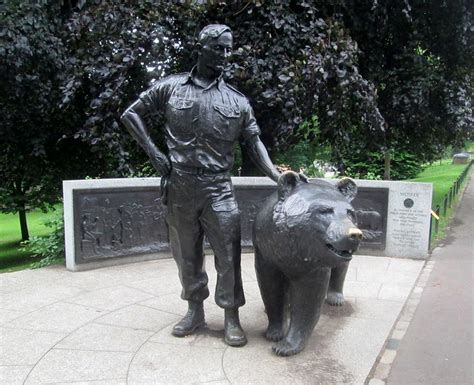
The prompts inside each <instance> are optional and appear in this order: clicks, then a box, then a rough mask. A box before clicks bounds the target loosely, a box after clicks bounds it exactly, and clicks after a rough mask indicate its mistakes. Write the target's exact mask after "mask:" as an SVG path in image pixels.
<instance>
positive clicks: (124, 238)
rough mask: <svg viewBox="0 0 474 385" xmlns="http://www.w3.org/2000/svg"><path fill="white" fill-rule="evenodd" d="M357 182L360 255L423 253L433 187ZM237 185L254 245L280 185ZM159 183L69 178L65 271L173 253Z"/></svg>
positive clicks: (248, 181)
mask: <svg viewBox="0 0 474 385" xmlns="http://www.w3.org/2000/svg"><path fill="white" fill-rule="evenodd" d="M329 181H331V180H329ZM356 182H357V185H358V186H359V191H358V194H357V197H356V198H355V200H354V201H353V202H352V203H353V206H354V208H355V210H356V215H357V218H358V225H359V227H360V228H361V230H362V232H363V234H364V238H363V241H362V243H361V246H360V248H359V251H358V254H368V255H383V256H399V257H408V258H424V257H426V254H427V251H428V241H429V234H428V233H429V220H430V209H431V185H430V184H423V183H405V182H387V181H365V180H358V181H356ZM233 183H234V187H235V190H236V191H235V193H236V198H237V201H238V203H239V209H240V211H241V223H242V246H243V247H244V248H251V247H252V237H251V234H252V224H253V221H254V218H255V214H256V212H257V211H258V209H259V207H260V204H261V202H262V201H263V200H264V199H265V198H266V197H267V196H268V195H270V194H271V193H272V192H273V191H275V189H276V184H275V183H274V182H273V181H271V180H270V179H268V178H263V177H238V178H233ZM159 186H160V179H159V178H134V179H96V180H80V181H64V183H63V190H64V218H65V233H66V265H67V268H68V269H70V270H84V269H90V268H95V267H101V266H108V265H113V264H118V263H128V262H133V261H143V260H147V259H157V258H168V257H170V256H171V254H170V250H169V240H168V231H167V227H166V221H165V216H166V207H165V206H164V205H163V204H162V203H161V197H160V187H159Z"/></svg>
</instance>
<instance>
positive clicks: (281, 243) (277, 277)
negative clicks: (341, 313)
mask: <svg viewBox="0 0 474 385" xmlns="http://www.w3.org/2000/svg"><path fill="white" fill-rule="evenodd" d="M356 193H357V187H356V185H355V183H354V182H353V181H352V180H351V179H348V178H345V179H342V180H341V181H340V182H339V183H338V184H337V185H336V186H334V185H332V184H330V183H328V182H326V181H323V180H316V181H313V182H311V183H308V182H307V180H306V179H305V178H303V177H302V176H300V175H298V174H296V173H294V172H291V171H290V172H286V173H284V174H282V176H281V177H280V179H279V182H278V191H277V193H275V194H274V195H272V196H271V197H269V198H268V199H267V200H266V201H265V202H264V204H263V207H262V209H261V210H260V211H259V213H258V214H257V217H256V219H255V223H254V228H253V240H254V247H255V268H256V273H257V280H258V285H259V288H260V292H261V295H262V299H263V302H264V305H265V310H266V314H267V317H268V328H267V330H266V333H265V336H266V338H267V339H269V340H270V341H274V342H276V344H275V345H273V351H274V352H275V353H276V354H277V355H279V356H290V355H293V354H296V353H299V352H300V351H301V350H303V348H304V346H305V344H306V342H307V340H308V338H309V337H310V335H311V333H312V331H313V329H314V327H315V326H316V324H317V322H318V320H319V317H320V314H321V307H322V305H323V302H324V300H325V298H326V296H327V302H328V303H329V304H331V305H336V306H339V305H342V304H343V302H344V297H343V294H342V291H343V285H344V279H345V276H346V272H347V269H348V266H349V261H350V260H351V258H352V253H353V252H354V251H355V250H356V249H357V247H358V245H359V242H360V240H361V238H362V232H361V231H360V230H359V229H358V228H357V227H356V225H355V223H356V219H355V214H354V209H353V208H352V206H351V205H350V201H352V199H353V198H354V197H355V195H356ZM287 309H288V312H287V311H286V310H287ZM286 313H288V318H289V324H288V322H287V317H286Z"/></svg>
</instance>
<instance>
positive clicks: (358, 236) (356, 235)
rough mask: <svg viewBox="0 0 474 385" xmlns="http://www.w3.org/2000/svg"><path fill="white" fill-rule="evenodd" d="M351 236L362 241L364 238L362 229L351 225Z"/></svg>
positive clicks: (352, 238)
mask: <svg viewBox="0 0 474 385" xmlns="http://www.w3.org/2000/svg"><path fill="white" fill-rule="evenodd" d="M348 235H349V238H350V239H351V240H354V241H361V240H362V231H360V230H359V229H358V228H357V227H351V228H350V229H349V232H348Z"/></svg>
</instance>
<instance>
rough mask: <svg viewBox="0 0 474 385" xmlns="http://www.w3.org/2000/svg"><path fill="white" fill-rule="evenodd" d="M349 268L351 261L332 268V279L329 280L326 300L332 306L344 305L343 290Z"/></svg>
mask: <svg viewBox="0 0 474 385" xmlns="http://www.w3.org/2000/svg"><path fill="white" fill-rule="evenodd" d="M348 268H349V262H344V263H343V264H342V265H340V266H338V267H334V268H333V269H331V279H330V280H329V288H328V294H327V297H326V302H327V303H328V304H329V305H331V306H342V305H344V295H343V294H342V290H343V288H344V281H345V279H346V274H347V270H348Z"/></svg>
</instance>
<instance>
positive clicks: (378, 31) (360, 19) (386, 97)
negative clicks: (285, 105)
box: [329, 0, 473, 169]
mask: <svg viewBox="0 0 474 385" xmlns="http://www.w3.org/2000/svg"><path fill="white" fill-rule="evenodd" d="M331 4H332V7H331V8H330V10H329V11H330V12H340V13H341V14H342V15H343V20H344V25H345V26H346V27H347V28H348V29H349V30H350V31H351V32H350V33H351V36H352V37H353V38H354V39H355V40H356V41H357V42H358V43H359V47H360V50H361V54H360V55H359V68H360V72H361V74H362V75H363V76H364V78H366V79H368V80H369V81H371V82H372V83H373V84H374V85H375V87H376V90H377V94H378V99H377V106H378V108H379V110H380V111H381V113H382V115H383V117H384V119H385V121H386V130H385V135H384V138H383V140H384V144H385V147H386V149H387V150H390V152H391V153H394V152H399V153H407V154H409V155H410V154H411V155H412V156H414V157H415V159H417V160H418V162H420V163H421V162H425V161H432V160H433V159H436V158H437V157H438V154H440V153H442V152H443V151H442V150H443V149H444V148H446V146H447V145H449V144H456V143H458V144H461V143H462V142H463V141H464V140H466V139H467V138H468V137H469V135H472V131H471V130H472V124H473V116H472V49H473V47H472V29H473V24H472V20H473V19H472V16H473V15H472V13H473V12H472V10H473V8H472V3H471V2H468V1H465V0H453V1H428V0H405V1H399V2H392V1H388V0H382V1H377V2H368V1H363V0H349V1H333V2H332V3H331ZM356 131H358V128H356ZM353 137H354V138H357V140H359V141H360V143H361V144H364V143H365V144H366V146H365V148H364V146H360V145H356V146H354V148H353V149H352V151H351V150H350V149H349V148H347V149H344V150H342V153H344V154H345V156H344V157H340V158H339V161H340V163H341V167H342V168H343V169H344V168H347V167H350V165H351V164H352V163H357V161H358V160H360V159H361V158H364V157H365V158H366V159H367V160H369V157H368V156H364V154H368V153H369V152H372V151H376V146H375V147H374V146H373V142H372V141H367V140H366V139H365V138H364V137H360V136H358V135H357V134H356V135H354V136H353ZM342 145H343V144H342ZM367 150H368V151H367ZM351 154H352V155H351Z"/></svg>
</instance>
